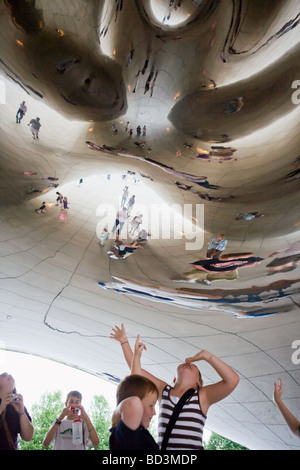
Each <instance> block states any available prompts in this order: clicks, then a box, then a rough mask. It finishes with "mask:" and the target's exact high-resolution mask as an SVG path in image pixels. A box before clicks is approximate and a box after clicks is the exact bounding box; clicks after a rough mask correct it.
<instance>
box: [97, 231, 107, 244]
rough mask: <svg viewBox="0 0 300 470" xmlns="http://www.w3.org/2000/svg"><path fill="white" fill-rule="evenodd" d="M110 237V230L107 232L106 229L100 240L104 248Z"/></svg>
mask: <svg viewBox="0 0 300 470" xmlns="http://www.w3.org/2000/svg"><path fill="white" fill-rule="evenodd" d="M108 237H109V233H108V230H107V228H104V229H103V230H102V233H101V235H100V237H99V238H100V245H101V246H104V245H105V241H106V240H107V239H108Z"/></svg>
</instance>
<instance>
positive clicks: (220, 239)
mask: <svg viewBox="0 0 300 470" xmlns="http://www.w3.org/2000/svg"><path fill="white" fill-rule="evenodd" d="M226 245H227V240H226V239H225V235H224V234H219V235H217V237H216V238H213V239H212V241H211V242H210V243H208V246H207V248H208V249H207V253H206V256H207V258H219V256H220V254H221V253H222V251H224V250H225V248H226Z"/></svg>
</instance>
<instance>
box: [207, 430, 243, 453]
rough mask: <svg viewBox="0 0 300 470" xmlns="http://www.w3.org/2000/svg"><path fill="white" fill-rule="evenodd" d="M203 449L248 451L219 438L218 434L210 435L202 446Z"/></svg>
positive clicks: (234, 443) (223, 438)
mask: <svg viewBox="0 0 300 470" xmlns="http://www.w3.org/2000/svg"><path fill="white" fill-rule="evenodd" d="M204 448H205V450H248V449H247V448H246V447H243V446H241V445H239V444H237V443H236V442H233V441H230V440H229V439H226V438H225V437H222V436H219V434H216V433H214V432H212V433H211V436H210V438H209V441H208V443H207V444H205V445H204Z"/></svg>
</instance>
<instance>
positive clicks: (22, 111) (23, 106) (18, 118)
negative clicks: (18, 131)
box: [16, 101, 27, 124]
mask: <svg viewBox="0 0 300 470" xmlns="http://www.w3.org/2000/svg"><path fill="white" fill-rule="evenodd" d="M26 111H27V106H26V104H25V101H22V103H21V104H20V107H19V109H18V111H17V114H16V123H17V124H20V122H21V120H22V119H23V117H24V115H25V114H26Z"/></svg>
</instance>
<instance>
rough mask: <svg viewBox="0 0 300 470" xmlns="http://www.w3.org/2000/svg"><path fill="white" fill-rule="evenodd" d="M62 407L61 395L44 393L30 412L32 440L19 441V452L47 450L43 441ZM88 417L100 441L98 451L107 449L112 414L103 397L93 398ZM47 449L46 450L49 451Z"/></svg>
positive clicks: (58, 393) (58, 392)
mask: <svg viewBox="0 0 300 470" xmlns="http://www.w3.org/2000/svg"><path fill="white" fill-rule="evenodd" d="M63 407H64V404H63V400H62V393H61V392H60V391H56V392H53V393H45V394H44V395H42V396H41V398H40V401H39V403H37V404H34V405H33V406H32V410H31V418H32V424H33V426H34V434H33V439H32V440H31V441H30V442H25V441H23V440H22V439H20V440H19V449H20V450H47V449H45V447H43V440H44V438H45V436H46V434H47V432H48V431H49V429H50V427H51V426H52V424H53V422H54V421H55V419H56V418H57V417H58V416H59V415H60V413H61V412H62V410H63ZM88 415H89V417H90V419H91V421H92V423H93V425H94V427H95V429H96V432H97V434H98V436H99V439H100V444H99V445H98V446H97V449H98V450H108V449H109V436H110V432H109V428H110V424H111V415H112V412H111V410H110V408H109V404H108V402H107V400H106V399H105V398H104V396H102V395H100V396H94V397H93V402H92V404H91V409H90V410H88ZM51 448H52V447H49V448H48V449H51Z"/></svg>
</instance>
